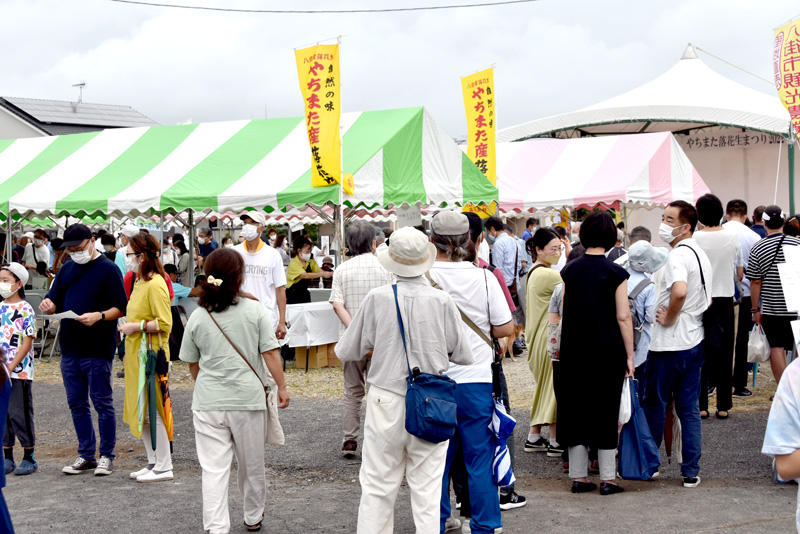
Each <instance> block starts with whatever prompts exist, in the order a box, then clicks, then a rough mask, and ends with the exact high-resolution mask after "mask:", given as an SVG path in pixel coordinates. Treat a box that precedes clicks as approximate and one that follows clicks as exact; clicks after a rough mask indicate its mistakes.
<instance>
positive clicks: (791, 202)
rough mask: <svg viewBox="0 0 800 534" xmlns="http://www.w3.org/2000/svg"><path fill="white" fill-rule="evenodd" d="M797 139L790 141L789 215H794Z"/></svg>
mask: <svg viewBox="0 0 800 534" xmlns="http://www.w3.org/2000/svg"><path fill="white" fill-rule="evenodd" d="M796 142H797V138H796V137H794V138H793V139H790V140H789V214H790V215H794V214H795V213H796V212H795V211H794V145H795V143H796Z"/></svg>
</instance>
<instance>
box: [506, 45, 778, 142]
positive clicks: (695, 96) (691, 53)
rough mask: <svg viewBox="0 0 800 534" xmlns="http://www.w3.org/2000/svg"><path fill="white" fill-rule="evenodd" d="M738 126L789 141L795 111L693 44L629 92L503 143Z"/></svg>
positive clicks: (510, 133)
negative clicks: (727, 72)
mask: <svg viewBox="0 0 800 534" xmlns="http://www.w3.org/2000/svg"><path fill="white" fill-rule="evenodd" d="M706 126H733V127H737V128H746V129H749V130H755V131H759V132H764V133H768V134H774V135H780V136H783V137H787V136H788V135H789V131H790V129H789V128H790V120H789V113H788V112H787V111H786V109H785V108H784V107H783V105H782V104H781V102H780V100H779V99H778V97H777V96H770V95H768V94H765V93H762V92H760V91H756V90H754V89H750V88H748V87H745V86H743V85H741V84H738V83H736V82H734V81H732V80H729V79H728V78H726V77H724V76H722V75H720V74H718V73H716V72H715V71H713V70H712V69H711V68H709V67H708V66H707V65H706V64H705V63H703V62H702V61H701V60H700V59H698V57H697V54H696V53H695V50H694V47H692V45H691V44H690V45H689V46H688V47H687V49H686V51H685V52H684V54H683V57H682V58H681V60H680V61H678V63H677V64H675V66H673V67H672V68H671V69H670V70H668V71H667V72H665V73H664V74H662V75H661V76H659V77H658V78H656V79H655V80H652V81H651V82H648V83H646V84H644V85H642V86H641V87H637V88H636V89H633V90H631V91H628V92H627V93H623V94H621V95H619V96H616V97H614V98H611V99H609V100H606V101H605V102H601V103H599V104H595V105H593V106H589V107H588V108H584V109H581V110H579V111H575V112H572V113H565V114H563V115H556V116H553V117H547V118H543V119H538V120H535V121H530V122H526V123H524V124H520V125H517V126H512V127H510V128H505V129H503V130H500V131H499V132H498V134H497V140H498V141H518V140H522V139H529V138H532V137H544V136H558V137H574V136H577V135H613V134H626V133H645V132H658V131H669V132H679V131H686V130H692V129H695V128H703V127H706Z"/></svg>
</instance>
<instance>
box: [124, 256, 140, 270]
mask: <svg viewBox="0 0 800 534" xmlns="http://www.w3.org/2000/svg"><path fill="white" fill-rule="evenodd" d="M125 268H126V269H128V270H129V271H134V272H136V271H137V270H138V269H139V263H138V262H137V261H136V256H127V255H126V256H125Z"/></svg>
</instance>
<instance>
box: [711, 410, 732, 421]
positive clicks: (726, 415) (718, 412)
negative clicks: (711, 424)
mask: <svg viewBox="0 0 800 534" xmlns="http://www.w3.org/2000/svg"><path fill="white" fill-rule="evenodd" d="M722 411H723V412H725V415H722V414H721V413H720V411H719V410H717V413H715V414H714V417H716V418H717V419H727V418H728V417H729V416H730V413H728V412H727V411H726V410H722Z"/></svg>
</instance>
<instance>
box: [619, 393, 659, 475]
mask: <svg viewBox="0 0 800 534" xmlns="http://www.w3.org/2000/svg"><path fill="white" fill-rule="evenodd" d="M628 381H630V382H632V381H633V378H628ZM638 389H639V388H638V387H636V385H635V384H631V386H630V393H631V405H632V409H633V412H632V414H631V420H630V421H628V423H627V424H626V425H625V426H623V427H622V432H620V435H619V449H618V454H617V458H618V466H617V467H618V470H619V474H620V476H621V477H622V478H624V479H625V480H650V479H651V478H652V476H653V473H655V472H656V471H658V468H659V466H660V465H661V454H660V452H659V450H658V446H657V445H656V442H655V440H654V439H653V436H652V434H650V427H649V426H648V424H647V418H646V417H645V415H644V410H642V409H641V407H640V406H639V395H638Z"/></svg>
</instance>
